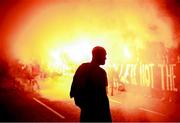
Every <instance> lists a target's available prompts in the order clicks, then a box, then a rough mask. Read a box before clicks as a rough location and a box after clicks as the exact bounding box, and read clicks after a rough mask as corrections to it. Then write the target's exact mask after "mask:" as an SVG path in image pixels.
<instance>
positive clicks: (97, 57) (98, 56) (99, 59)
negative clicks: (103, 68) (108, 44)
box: [92, 46, 106, 65]
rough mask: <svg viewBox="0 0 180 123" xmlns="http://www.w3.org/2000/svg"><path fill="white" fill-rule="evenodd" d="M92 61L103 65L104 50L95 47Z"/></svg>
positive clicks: (104, 58)
mask: <svg viewBox="0 0 180 123" xmlns="http://www.w3.org/2000/svg"><path fill="white" fill-rule="evenodd" d="M92 56H93V58H92V60H93V61H94V62H96V63H97V64H98V65H104V64H105V60H106V50H105V49H104V48H103V47H100V46H96V47H94V48H93V50H92Z"/></svg>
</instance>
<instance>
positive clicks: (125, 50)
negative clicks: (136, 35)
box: [123, 47, 132, 59]
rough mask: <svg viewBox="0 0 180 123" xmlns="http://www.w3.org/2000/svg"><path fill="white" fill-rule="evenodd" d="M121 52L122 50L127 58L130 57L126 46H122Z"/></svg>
mask: <svg viewBox="0 0 180 123" xmlns="http://www.w3.org/2000/svg"><path fill="white" fill-rule="evenodd" d="M123 52H124V56H125V57H126V58H127V59H130V58H131V57H132V55H131V53H130V51H129V49H128V48H127V47H124V48H123Z"/></svg>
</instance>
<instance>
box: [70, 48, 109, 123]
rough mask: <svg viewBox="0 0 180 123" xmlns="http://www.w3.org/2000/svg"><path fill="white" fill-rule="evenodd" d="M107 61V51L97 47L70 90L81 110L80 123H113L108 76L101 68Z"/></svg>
mask: <svg viewBox="0 0 180 123" xmlns="http://www.w3.org/2000/svg"><path fill="white" fill-rule="evenodd" d="M105 60H106V50H105V49H104V48H103V47H100V46H96V47H94V48H93V50H92V60H91V62H90V63H83V64H81V65H80V66H79V67H78V69H77V70H76V72H75V75H74V77H73V82H72V85H71V90H70V97H71V98H73V97H74V101H75V104H76V105H77V106H78V107H79V108H80V109H81V113H80V122H93V121H94V122H112V119H111V113H110V108H109V107H110V106H109V99H108V96H107V86H108V82H107V75H106V71H105V70H104V69H102V68H101V67H100V65H104V64H105Z"/></svg>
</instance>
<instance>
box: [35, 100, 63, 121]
mask: <svg viewBox="0 0 180 123" xmlns="http://www.w3.org/2000/svg"><path fill="white" fill-rule="evenodd" d="M33 99H34V100H35V101H36V102H38V103H39V104H41V105H42V106H44V107H45V108H47V109H48V110H50V111H52V112H53V113H54V114H56V115H57V116H59V117H60V118H62V119H65V117H64V116H63V115H61V114H59V113H58V112H57V111H55V110H53V109H52V108H50V107H49V106H47V105H46V104H44V103H43V102H41V101H40V100H38V99H36V98H33Z"/></svg>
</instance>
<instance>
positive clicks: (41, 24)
mask: <svg viewBox="0 0 180 123" xmlns="http://www.w3.org/2000/svg"><path fill="white" fill-rule="evenodd" d="M24 4H26V6H28V8H29V9H28V10H26V11H24V12H23V13H19V11H20V10H22V7H23V5H24ZM19 6H21V7H19ZM19 6H14V9H16V8H17V10H18V12H17V13H18V15H19V14H21V19H17V20H15V21H16V22H17V23H15V24H16V25H15V26H14V28H13V29H12V30H11V32H10V33H9V35H8V40H9V41H10V42H11V43H10V52H11V54H12V56H13V57H14V58H17V59H20V60H21V61H23V62H24V63H27V64H28V63H30V62H32V61H34V60H35V61H37V62H38V63H39V64H40V65H41V66H42V67H43V69H44V70H45V71H48V72H50V73H53V72H58V73H63V74H62V76H57V78H53V77H51V78H48V79H46V80H45V81H44V82H40V86H41V92H40V93H41V94H42V95H45V96H48V97H49V98H56V97H57V98H61V97H68V96H67V95H68V93H69V89H70V84H71V81H72V75H73V72H74V71H75V69H76V68H77V65H79V64H80V63H82V62H84V61H90V60H91V49H92V47H93V46H96V45H101V46H104V47H105V48H106V49H107V53H108V55H107V57H108V59H107V64H106V65H107V66H108V65H111V64H119V63H120V62H129V61H130V60H131V61H133V60H134V61H135V52H136V50H137V49H144V48H145V45H146V44H147V42H162V43H163V44H164V45H165V46H166V47H167V46H168V47H173V46H175V45H176V44H175V43H174V42H173V36H174V35H173V31H172V24H171V20H170V19H169V18H168V17H166V16H161V13H159V11H158V10H157V8H156V6H155V4H154V2H153V0H146V1H144V0H136V1H134V0H113V1H111V0H103V1H101V0H100V1H97V0H91V1H84V0H78V1H73V0H69V1H66V2H65V1H64V2H62V1H47V2H39V1H38V2H37V3H36V2H35V1H33V3H32V4H29V5H28V4H27V3H26V2H22V3H21V4H20V5H19ZM20 8H21V9H20ZM14 13H16V11H15V12H14ZM10 15H11V13H10V14H9V16H8V17H7V18H6V20H9V21H10V20H11V18H12V17H11V16H10Z"/></svg>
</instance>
